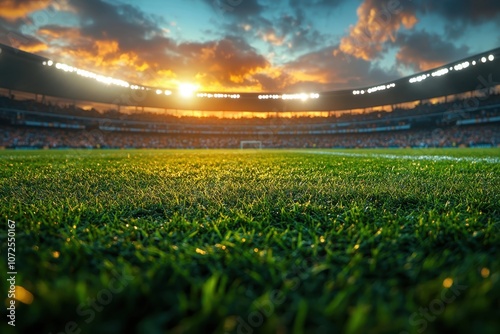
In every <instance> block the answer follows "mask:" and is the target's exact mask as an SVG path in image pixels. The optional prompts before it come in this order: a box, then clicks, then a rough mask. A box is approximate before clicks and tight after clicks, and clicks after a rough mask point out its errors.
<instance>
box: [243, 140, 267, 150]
mask: <svg viewBox="0 0 500 334" xmlns="http://www.w3.org/2000/svg"><path fill="white" fill-rule="evenodd" d="M245 147H246V148H258V149H259V150H261V149H262V142H261V141H260V140H242V141H240V149H244V148H245Z"/></svg>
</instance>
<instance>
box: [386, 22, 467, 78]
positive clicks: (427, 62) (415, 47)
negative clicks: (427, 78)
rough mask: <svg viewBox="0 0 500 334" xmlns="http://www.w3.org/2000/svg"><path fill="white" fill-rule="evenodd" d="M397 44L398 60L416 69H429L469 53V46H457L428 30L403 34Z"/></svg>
mask: <svg viewBox="0 0 500 334" xmlns="http://www.w3.org/2000/svg"><path fill="white" fill-rule="evenodd" d="M396 45H398V46H399V47H400V49H399V51H398V53H397V55H396V59H397V62H398V63H399V64H401V65H404V66H406V67H409V68H412V69H413V70H415V71H421V70H422V71H423V70H428V69H431V68H434V67H438V66H441V65H443V64H446V63H449V62H451V61H454V60H457V59H460V58H464V57H467V56H468V55H469V48H468V47H466V46H461V47H457V46H456V45H455V44H453V43H452V42H449V41H445V40H443V39H442V37H441V36H439V35H437V34H433V33H428V32H426V31H422V32H414V33H411V34H409V33H405V34H401V35H400V36H399V37H398V39H397V41H396Z"/></svg>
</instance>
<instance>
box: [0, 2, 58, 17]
mask: <svg viewBox="0 0 500 334" xmlns="http://www.w3.org/2000/svg"><path fill="white" fill-rule="evenodd" d="M50 2H51V1H50V0H0V8H2V10H1V11H0V18H3V19H5V20H7V21H10V22H14V21H16V20H19V19H23V18H26V17H27V16H28V14H31V13H32V12H35V11H38V10H40V9H44V8H47V7H48V6H49V4H50Z"/></svg>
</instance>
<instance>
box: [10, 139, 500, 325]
mask: <svg viewBox="0 0 500 334" xmlns="http://www.w3.org/2000/svg"><path fill="white" fill-rule="evenodd" d="M317 152H318V151H304V150H302V151H293V152H292V151H267V150H263V151H252V150H250V151H240V150H194V151H175V150H120V151H118V150H117V151H111V150H110V151H106V150H95V151H83V150H82V151H78V150H74V151H71V150H68V151H0V182H1V183H0V212H1V216H2V218H1V219H2V226H3V228H5V230H4V231H6V223H7V219H10V220H14V221H16V265H17V268H16V269H17V272H18V275H17V285H19V286H22V287H23V288H24V289H26V290H27V291H29V292H30V293H31V294H32V295H33V297H34V298H33V301H32V302H31V303H30V304H25V303H22V302H19V303H18V304H17V317H16V327H15V331H13V328H11V327H10V326H7V324H6V323H7V320H5V319H6V318H5V308H4V317H3V319H4V320H2V323H1V324H0V331H1V332H2V333H8V332H18V333H21V332H33V333H34V332H36V333H54V334H55V333H95V334H98V333H133V332H137V333H167V332H168V333H200V332H216V333H335V332H342V333H401V332H403V333H406V332H408V333H424V332H425V333H442V332H453V333H470V332H478V333H499V332H500V322H499V319H500V312H499V310H500V256H499V254H500V252H499V250H500V249H499V247H500V231H499V230H500V225H499V223H500V163H498V162H495V161H493V162H492V161H485V160H480V159H479V160H477V161H472V160H466V161H462V160H439V159H434V160H432V159H428V160H416V159H412V158H411V157H410V156H412V155H414V156H415V157H417V156H418V155H421V154H425V155H435V156H440V155H447V156H455V157H464V156H465V157H492V158H494V159H498V158H499V157H500V149H482V150H479V149H476V150H465V149H464V150H458V149H457V150H420V151H417V150H385V151H382V150H380V151H374V150H366V151H361V150H356V151H341V154H344V153H349V154H351V153H355V154H358V155H357V156H349V155H336V154H338V153H337V152H336V151H328V150H322V151H321V152H326V154H317ZM360 153H362V155H359V154H360ZM374 154H377V155H374ZM383 154H390V155H401V156H405V158H401V159H398V158H395V157H392V158H387V157H384V156H382V155H383ZM6 242H7V240H6V233H4V232H2V234H1V236H0V245H1V252H2V254H3V255H2V257H1V259H0V266H1V268H4V269H2V271H1V274H0V279H1V281H2V282H3V283H2V286H4V284H5V283H4V282H6V278H7V274H6V272H7V270H6V268H7V262H6V260H7V259H6V256H5V254H6V250H7V245H6ZM2 290H3V291H6V290H7V289H6V288H3V289H2ZM4 298H5V297H4Z"/></svg>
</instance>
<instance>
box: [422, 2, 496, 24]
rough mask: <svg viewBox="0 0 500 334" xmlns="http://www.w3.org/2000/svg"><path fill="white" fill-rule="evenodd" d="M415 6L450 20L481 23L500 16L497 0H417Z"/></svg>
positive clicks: (423, 11) (425, 12)
mask: <svg viewBox="0 0 500 334" xmlns="http://www.w3.org/2000/svg"><path fill="white" fill-rule="evenodd" d="M416 6H417V8H418V10H419V12H422V13H424V14H436V15H439V16H442V17H443V18H444V19H446V20H448V21H450V22H457V21H459V22H465V23H470V24H482V23H484V22H485V21H489V20H493V19H497V18H500V1H498V0H440V1H435V0H418V1H416Z"/></svg>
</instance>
